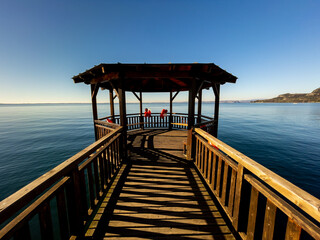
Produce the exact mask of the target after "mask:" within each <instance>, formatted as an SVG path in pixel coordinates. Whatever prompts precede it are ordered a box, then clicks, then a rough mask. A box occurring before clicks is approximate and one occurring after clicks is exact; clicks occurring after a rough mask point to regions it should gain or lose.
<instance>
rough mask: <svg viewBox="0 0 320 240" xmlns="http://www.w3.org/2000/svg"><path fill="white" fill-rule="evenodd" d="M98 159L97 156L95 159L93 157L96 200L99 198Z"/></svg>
mask: <svg viewBox="0 0 320 240" xmlns="http://www.w3.org/2000/svg"><path fill="white" fill-rule="evenodd" d="M98 159H99V156H97V157H96V158H95V159H93V173H94V185H95V190H96V199H97V200H99V199H100V181H99V171H98Z"/></svg>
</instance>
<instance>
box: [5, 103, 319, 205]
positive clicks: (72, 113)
mask: <svg viewBox="0 0 320 240" xmlns="http://www.w3.org/2000/svg"><path fill="white" fill-rule="evenodd" d="M115 107H116V109H118V107H117V105H116V106H115ZM143 107H148V108H151V110H152V112H160V111H161V109H162V108H167V109H169V105H168V104H160V103H152V104H145V105H144V106H143ZM202 109H203V110H202V112H203V114H204V115H207V116H212V115H213V103H203V106H202ZM98 110H99V114H100V115H99V117H104V116H106V115H109V108H108V104H99V105H98ZM138 111H139V105H138V104H127V112H128V113H134V112H138ZM173 112H184V113H186V112H187V104H186V103H175V104H174V105H173ZM218 135H219V138H220V139H221V140H222V141H224V142H226V143H227V144H228V145H230V146H232V147H233V148H235V149H237V150H239V151H240V152H242V153H244V154H246V155H247V156H249V157H251V158H252V159H254V160H255V161H257V162H259V163H261V164H262V165H264V166H266V167H267V168H269V169H271V170H272V171H274V172H276V173H277V174H279V175H281V176H282V177H284V178H286V179H287V180H289V181H291V182H292V183H294V184H296V185H297V186H299V187H301V188H302V189H304V190H306V191H308V192H309V193H311V194H312V195H314V196H316V197H318V198H320V187H319V183H320V145H319V143H320V104H318V103H310V104H250V103H235V104H230V103H222V104H221V105H220V119H219V133H218ZM93 141H94V135H93V123H92V112H91V105H90V104H46V105H41V104H40V105H0V154H1V155H0V200H2V199H4V198H6V197H7V196H9V195H10V194H12V193H14V192H15V191H17V190H19V189H20V188H21V187H23V186H25V185H26V184H28V183H29V182H31V181H32V180H34V179H36V178H37V177H39V176H41V175H42V174H44V173H45V172H47V171H48V170H50V169H52V168H53V167H55V166H57V165H58V164H59V163H61V162H63V161H65V160H66V159H68V158H69V157H71V156H72V155H74V154H75V153H77V152H79V151H80V150H81V149H83V148H84V147H86V146H88V145H89V144H91V143H92V142H93Z"/></svg>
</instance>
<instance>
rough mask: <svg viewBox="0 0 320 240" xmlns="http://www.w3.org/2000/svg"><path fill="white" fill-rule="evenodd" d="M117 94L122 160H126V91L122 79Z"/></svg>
mask: <svg viewBox="0 0 320 240" xmlns="http://www.w3.org/2000/svg"><path fill="white" fill-rule="evenodd" d="M118 94H119V113H120V125H121V126H122V127H123V130H122V138H121V139H122V141H121V143H120V144H121V147H122V149H121V150H122V151H121V152H122V157H123V158H122V160H124V161H126V159H127V154H128V153H127V110H126V92H125V90H124V86H123V79H121V80H120V86H119V89H118Z"/></svg>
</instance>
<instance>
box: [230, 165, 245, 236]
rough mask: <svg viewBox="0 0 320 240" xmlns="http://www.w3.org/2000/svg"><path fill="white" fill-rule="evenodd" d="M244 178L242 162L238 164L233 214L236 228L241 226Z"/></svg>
mask: <svg viewBox="0 0 320 240" xmlns="http://www.w3.org/2000/svg"><path fill="white" fill-rule="evenodd" d="M242 180H243V166H242V165H241V164H238V173H237V183H236V190H235V200H234V209H233V214H232V216H233V226H234V228H235V229H236V230H238V227H239V226H238V223H239V212H240V200H241V191H242Z"/></svg>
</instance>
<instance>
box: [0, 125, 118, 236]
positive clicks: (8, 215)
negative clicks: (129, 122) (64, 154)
mask: <svg viewBox="0 0 320 240" xmlns="http://www.w3.org/2000/svg"><path fill="white" fill-rule="evenodd" d="M108 131H109V130H108ZM121 137H122V128H121V127H119V126H117V128H113V129H110V131H109V133H108V134H106V135H105V136H103V137H101V138H100V139H99V140H98V141H96V142H95V143H93V144H92V145H90V146H89V147H87V148H85V149H84V150H82V151H80V152H79V153H78V154H76V155H74V156H73V157H71V158H69V159H68V160H66V161H65V162H63V163H62V164H60V165H58V166H57V167H55V168H54V169H52V170H50V171H49V172H47V173H46V174H44V175H43V176H41V177H39V178H38V179H36V180H35V181H33V182H31V183H30V184H28V185H27V186H25V187H24V188H22V189H20V190H19V191H17V192H16V193H14V194H12V195H11V196H9V197H8V198H6V199H4V200H3V201H1V202H0V224H1V226H2V228H1V230H0V239H10V238H12V237H14V239H31V235H32V236H34V235H35V236H36V238H40V236H41V239H54V238H55V239H57V238H58V239H70V238H71V239H73V238H75V237H77V236H83V233H84V231H85V228H86V225H88V223H89V221H90V220H91V219H92V217H93V213H94V212H95V211H96V210H97V207H98V203H99V200H100V199H101V198H102V197H103V195H104V193H105V192H106V190H107V189H108V188H109V186H110V183H111V181H112V179H113V178H114V176H115V173H116V172H117V170H118V169H119V167H120V165H121V164H122V161H123V159H122V155H121V152H122V151H121V144H120V142H121ZM37 219H38V220H37ZM53 222H54V223H55V224H53ZM29 225H31V226H32V227H29Z"/></svg>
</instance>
